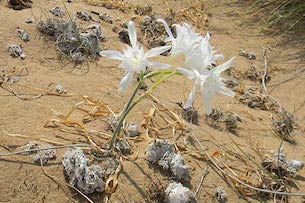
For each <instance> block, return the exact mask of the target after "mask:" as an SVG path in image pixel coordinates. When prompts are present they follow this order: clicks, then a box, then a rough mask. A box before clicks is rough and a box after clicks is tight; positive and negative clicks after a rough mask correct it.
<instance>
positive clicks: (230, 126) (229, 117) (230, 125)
mask: <svg viewBox="0 0 305 203" xmlns="http://www.w3.org/2000/svg"><path fill="white" fill-rule="evenodd" d="M206 121H207V123H208V124H209V125H210V126H212V127H214V128H217V129H226V130H227V131H229V132H231V133H236V130H237V127H238V122H242V119H241V118H240V117H239V116H238V115H236V114H234V113H233V112H231V111H224V112H222V111H220V110H217V109H213V111H212V113H211V114H209V115H207V116H206Z"/></svg>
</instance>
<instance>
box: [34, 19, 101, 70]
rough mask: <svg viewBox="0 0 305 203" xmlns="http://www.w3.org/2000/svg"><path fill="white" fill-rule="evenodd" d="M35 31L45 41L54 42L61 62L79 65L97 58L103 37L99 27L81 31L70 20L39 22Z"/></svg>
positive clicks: (90, 27)
mask: <svg viewBox="0 0 305 203" xmlns="http://www.w3.org/2000/svg"><path fill="white" fill-rule="evenodd" d="M37 29H38V31H39V32H40V33H41V34H42V35H43V36H44V37H45V39H47V40H51V41H53V42H55V46H56V50H57V51H58V53H59V58H60V60H61V62H64V61H65V60H68V61H72V62H73V63H74V64H75V65H80V64H82V63H83V62H84V61H86V60H89V61H93V60H96V59H98V58H99V52H100V51H101V48H100V45H99V40H100V39H101V38H102V37H103V36H101V35H100V33H101V28H100V26H99V25H97V26H92V25H90V26H89V27H88V28H87V29H83V30H81V29H80V28H79V27H78V26H77V24H76V22H75V21H73V20H71V19H70V20H64V19H61V18H48V19H46V20H43V21H40V22H39V23H38V24H37Z"/></svg>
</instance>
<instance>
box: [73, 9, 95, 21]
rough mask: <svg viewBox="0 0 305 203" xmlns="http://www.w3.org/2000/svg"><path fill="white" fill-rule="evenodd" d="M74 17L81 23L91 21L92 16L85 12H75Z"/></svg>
mask: <svg viewBox="0 0 305 203" xmlns="http://www.w3.org/2000/svg"><path fill="white" fill-rule="evenodd" d="M76 17H78V18H79V19H81V20H83V21H90V20H92V16H91V15H90V14H89V13H87V12H86V11H77V12H76Z"/></svg>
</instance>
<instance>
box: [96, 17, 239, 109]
mask: <svg viewBox="0 0 305 203" xmlns="http://www.w3.org/2000/svg"><path fill="white" fill-rule="evenodd" d="M158 21H159V22H161V23H162V24H163V25H164V28H165V30H166V33H167V34H168V37H167V38H166V41H167V42H168V44H170V46H162V47H157V48H153V49H151V50H149V51H148V52H146V53H144V50H143V47H141V48H140V47H139V44H138V42H137V34H136V30H135V26H134V23H133V22H132V21H130V22H129V23H128V34H129V39H130V42H131V46H128V47H127V49H125V50H124V51H123V54H121V53H120V52H117V51H108V50H106V51H101V52H100V55H101V56H105V57H109V58H112V59H116V60H119V61H121V64H120V66H119V67H120V68H123V69H124V70H125V76H124V78H123V79H122V80H121V82H120V86H119V90H120V91H123V90H125V89H126V88H127V87H128V86H129V85H130V84H131V82H132V78H133V73H134V72H135V73H141V72H144V71H145V70H146V68H147V67H149V68H156V69H161V70H162V69H168V68H169V67H170V65H168V64H164V63H160V62H150V61H149V60H148V58H150V57H155V56H158V55H160V54H162V53H163V52H165V51H168V50H171V51H170V52H171V58H175V57H177V56H179V55H184V56H185V62H184V64H183V65H181V67H178V68H177V71H179V72H180V73H181V74H183V75H185V76H186V77H187V78H189V79H191V80H193V81H194V82H193V88H192V90H191V92H190V94H189V98H188V99H187V101H186V103H185V104H184V106H183V108H185V109H186V108H189V107H190V106H191V105H192V103H193V101H194V98H195V92H196V86H197V85H198V86H199V87H200V90H201V93H202V97H203V101H204V104H205V107H206V110H207V114H210V113H211V112H212V105H211V98H212V96H214V95H215V94H216V93H218V92H219V93H223V94H225V95H228V96H231V97H234V93H233V92H232V91H231V90H229V89H227V88H226V86H225V84H224V83H223V82H222V78H221V77H220V74H221V72H223V71H224V70H226V69H228V68H229V67H230V66H231V64H232V62H233V60H234V57H233V58H231V59H230V60H229V61H227V62H225V63H223V64H221V65H218V66H216V67H213V64H215V62H216V61H217V60H219V59H222V58H223V56H222V55H220V54H215V51H214V50H213V48H212V47H211V45H210V44H209V40H210V35H209V34H207V35H206V36H205V37H202V36H201V35H199V34H198V33H196V32H194V30H193V29H192V28H191V27H190V25H188V24H187V23H184V24H183V25H182V26H181V25H177V24H175V25H173V26H174V27H175V28H176V36H175V37H174V35H173V33H172V31H171V29H170V28H169V26H168V25H167V23H166V22H165V21H164V20H163V19H158Z"/></svg>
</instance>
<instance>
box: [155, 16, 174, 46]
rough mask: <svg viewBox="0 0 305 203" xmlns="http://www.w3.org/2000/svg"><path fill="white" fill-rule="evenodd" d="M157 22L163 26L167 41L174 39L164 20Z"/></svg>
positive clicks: (160, 19)
mask: <svg viewBox="0 0 305 203" xmlns="http://www.w3.org/2000/svg"><path fill="white" fill-rule="evenodd" d="M157 22H160V23H162V24H163V26H164V28H165V31H166V33H167V34H168V40H169V41H170V40H173V39H175V38H174V36H173V33H172V31H171V29H170V28H169V26H168V24H167V22H166V21H165V20H163V19H162V18H159V19H158V20H157Z"/></svg>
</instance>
